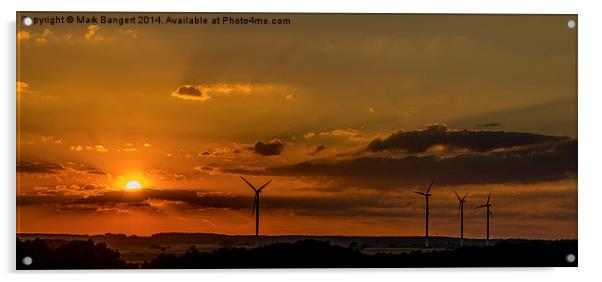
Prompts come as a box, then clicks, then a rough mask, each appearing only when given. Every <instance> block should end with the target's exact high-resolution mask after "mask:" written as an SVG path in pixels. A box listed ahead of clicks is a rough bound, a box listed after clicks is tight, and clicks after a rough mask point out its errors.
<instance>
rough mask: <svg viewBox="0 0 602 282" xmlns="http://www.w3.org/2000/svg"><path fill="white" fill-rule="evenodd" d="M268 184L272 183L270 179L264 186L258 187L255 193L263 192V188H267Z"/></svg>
mask: <svg viewBox="0 0 602 282" xmlns="http://www.w3.org/2000/svg"><path fill="white" fill-rule="evenodd" d="M270 182H272V179H270V181H268V182H266V183H265V184H263V186H261V187H259V189H257V191H258V192H261V190H263V188H265V187H266V186H268V184H270Z"/></svg>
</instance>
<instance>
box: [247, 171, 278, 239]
mask: <svg viewBox="0 0 602 282" xmlns="http://www.w3.org/2000/svg"><path fill="white" fill-rule="evenodd" d="M240 178H242V180H243V181H244V182H245V183H247V184H248V185H249V187H251V189H253V191H254V192H255V200H253V212H252V213H251V214H255V241H256V245H259V194H260V193H261V190H263V188H265V187H266V186H268V184H270V182H272V180H270V181H268V182H266V183H265V184H263V186H261V187H259V189H256V188H255V186H253V184H251V183H249V181H247V180H246V179H245V178H244V177H242V176H241V177H240Z"/></svg>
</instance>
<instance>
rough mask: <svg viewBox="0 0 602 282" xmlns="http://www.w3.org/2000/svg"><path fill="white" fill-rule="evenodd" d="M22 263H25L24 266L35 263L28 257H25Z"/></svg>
mask: <svg viewBox="0 0 602 282" xmlns="http://www.w3.org/2000/svg"><path fill="white" fill-rule="evenodd" d="M21 262H23V264H24V265H31V264H32V263H33V259H32V258H31V257H29V256H27V257H23V260H21Z"/></svg>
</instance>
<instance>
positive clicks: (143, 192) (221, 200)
mask: <svg viewBox="0 0 602 282" xmlns="http://www.w3.org/2000/svg"><path fill="white" fill-rule="evenodd" d="M149 200H163V201H170V202H172V203H173V204H172V205H170V208H172V209H175V210H180V211H190V210H198V209H207V208H217V209H231V210H247V209H248V210H249V212H250V209H251V204H252V200H253V198H252V195H248V196H244V195H231V194H223V193H208V192H203V191H195V190H179V189H164V190H161V189H150V188H147V189H140V190H138V191H107V192H104V193H102V194H99V195H93V196H87V197H76V196H72V195H52V196H48V195H45V196H35V195H26V196H23V195H22V196H19V197H18V200H17V203H18V204H19V205H22V206H24V205H42V204H43V205H48V204H55V205H57V206H58V207H59V208H58V210H60V211H63V212H67V211H71V212H97V211H99V210H105V209H106V208H108V207H110V208H113V207H120V208H122V209H128V208H144V209H149V202H148V201H149ZM400 206H411V205H410V204H408V203H405V202H404V203H401V204H399V203H398V202H397V201H391V199H390V198H389V197H386V196H384V195H375V196H366V195H361V196H356V195H336V196H321V197H318V196H270V195H264V196H262V209H264V210H273V209H281V210H290V211H292V212H294V213H295V214H297V215H319V214H322V215H336V214H341V215H346V216H391V215H394V214H396V215H399V216H402V215H404V214H407V213H408V211H399V207H400ZM410 213H411V214H414V213H416V214H417V213H418V211H416V212H410Z"/></svg>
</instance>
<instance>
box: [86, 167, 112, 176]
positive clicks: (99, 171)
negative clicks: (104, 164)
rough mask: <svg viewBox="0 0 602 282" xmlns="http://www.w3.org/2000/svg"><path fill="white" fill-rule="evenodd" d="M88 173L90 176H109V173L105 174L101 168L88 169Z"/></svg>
mask: <svg viewBox="0 0 602 282" xmlns="http://www.w3.org/2000/svg"><path fill="white" fill-rule="evenodd" d="M86 173H89V174H98V175H108V173H107V172H105V171H104V170H102V169H99V168H91V169H88V170H86Z"/></svg>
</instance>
